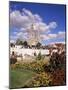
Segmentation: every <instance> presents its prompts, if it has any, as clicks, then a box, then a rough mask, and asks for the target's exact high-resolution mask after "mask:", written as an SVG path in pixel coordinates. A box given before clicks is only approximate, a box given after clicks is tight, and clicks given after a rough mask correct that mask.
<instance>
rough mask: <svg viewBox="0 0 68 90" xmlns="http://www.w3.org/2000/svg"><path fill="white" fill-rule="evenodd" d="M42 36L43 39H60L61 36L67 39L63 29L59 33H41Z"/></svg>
mask: <svg viewBox="0 0 68 90" xmlns="http://www.w3.org/2000/svg"><path fill="white" fill-rule="evenodd" d="M41 38H42V39H43V40H50V39H56V38H57V39H60V38H64V39H65V32H63V31H59V32H58V33H57V34H56V33H55V34H54V33H50V34H47V35H46V34H45V35H41Z"/></svg>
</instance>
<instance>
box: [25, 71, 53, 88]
mask: <svg viewBox="0 0 68 90" xmlns="http://www.w3.org/2000/svg"><path fill="white" fill-rule="evenodd" d="M51 81H52V79H51V74H48V73H45V72H42V73H39V74H37V75H36V76H35V77H34V78H33V79H32V80H31V81H29V82H28V83H27V85H26V86H27V87H42V86H50V83H51Z"/></svg>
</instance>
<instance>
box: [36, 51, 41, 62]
mask: <svg viewBox="0 0 68 90" xmlns="http://www.w3.org/2000/svg"><path fill="white" fill-rule="evenodd" d="M41 59H42V55H41V52H39V54H38V55H37V56H36V60H41Z"/></svg>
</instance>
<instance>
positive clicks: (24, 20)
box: [10, 8, 65, 40]
mask: <svg viewBox="0 0 68 90" xmlns="http://www.w3.org/2000/svg"><path fill="white" fill-rule="evenodd" d="M32 24H34V26H33V28H34V30H36V31H39V32H40V34H41V32H43V33H44V32H45V33H46V34H41V35H40V37H41V39H42V40H50V39H54V38H65V32H62V31H60V32H58V33H57V34H56V33H51V30H52V29H55V28H56V27H57V23H56V22H55V21H52V22H50V23H49V24H47V23H46V22H43V20H42V18H41V16H40V15H38V14H34V13H32V12H31V11H29V10H27V9H25V8H23V9H22V12H20V11H19V10H15V11H12V12H10V27H11V28H13V27H15V28H18V29H19V32H18V33H17V32H14V33H15V34H16V36H11V38H10V39H12V40H13V38H14V39H17V38H18V37H20V36H21V37H22V38H25V39H27V38H28V32H29V30H30V29H31V25H32ZM48 32H50V33H48Z"/></svg>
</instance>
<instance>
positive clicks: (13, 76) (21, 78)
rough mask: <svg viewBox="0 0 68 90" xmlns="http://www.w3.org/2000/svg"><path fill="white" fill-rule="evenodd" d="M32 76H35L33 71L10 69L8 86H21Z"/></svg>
mask: <svg viewBox="0 0 68 90" xmlns="http://www.w3.org/2000/svg"><path fill="white" fill-rule="evenodd" d="M33 76H35V72H32V71H29V70H11V72H10V85H11V86H10V88H21V87H23V86H24V85H25V84H26V83H27V82H28V81H29V80H31V79H32V77H33Z"/></svg>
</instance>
